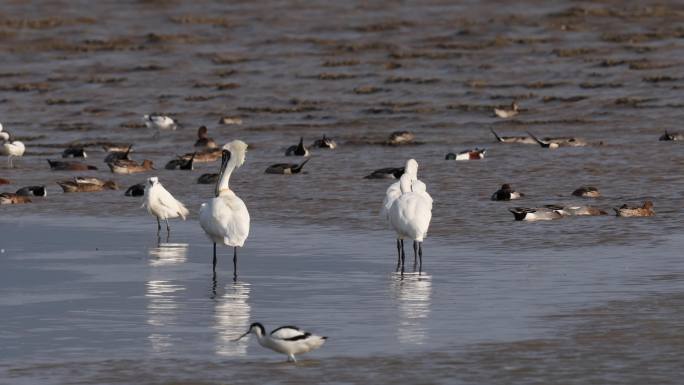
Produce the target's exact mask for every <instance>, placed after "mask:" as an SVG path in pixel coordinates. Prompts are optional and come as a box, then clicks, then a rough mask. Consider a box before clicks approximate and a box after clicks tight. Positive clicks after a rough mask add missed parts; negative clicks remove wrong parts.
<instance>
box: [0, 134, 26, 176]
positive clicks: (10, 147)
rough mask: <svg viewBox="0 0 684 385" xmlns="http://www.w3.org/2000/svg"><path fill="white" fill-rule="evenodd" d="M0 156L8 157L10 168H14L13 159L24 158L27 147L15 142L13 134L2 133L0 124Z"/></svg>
mask: <svg viewBox="0 0 684 385" xmlns="http://www.w3.org/2000/svg"><path fill="white" fill-rule="evenodd" d="M0 144H2V147H0V155H7V164H8V166H9V167H14V164H13V163H12V158H13V157H15V156H24V152H25V151H26V147H25V146H24V143H22V142H20V141H18V140H14V139H13V136H12V134H11V133H10V132H9V131H2V125H1V124H0Z"/></svg>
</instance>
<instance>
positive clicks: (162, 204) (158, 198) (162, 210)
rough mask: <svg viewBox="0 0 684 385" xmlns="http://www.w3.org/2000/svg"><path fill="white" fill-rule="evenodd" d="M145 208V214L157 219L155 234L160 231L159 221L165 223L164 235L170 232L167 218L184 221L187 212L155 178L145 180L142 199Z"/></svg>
mask: <svg viewBox="0 0 684 385" xmlns="http://www.w3.org/2000/svg"><path fill="white" fill-rule="evenodd" d="M142 207H145V208H147V212H149V213H150V214H152V215H153V216H155V217H156V218H157V234H159V232H160V231H161V222H160V220H162V219H163V220H164V221H166V233H167V234H169V233H170V232H171V228H170V227H169V218H178V217H181V219H183V220H185V217H187V216H188V214H189V211H188V209H187V208H185V205H183V203H181V202H180V201H179V200H177V199H176V198H174V197H173V195H171V193H170V192H168V191H167V190H166V189H165V188H164V186H162V184H161V183H160V182H159V178H157V177H156V176H154V177H151V178H148V179H147V185H146V186H145V198H144V199H143V206H142Z"/></svg>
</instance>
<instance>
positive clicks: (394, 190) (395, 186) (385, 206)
mask: <svg viewBox="0 0 684 385" xmlns="http://www.w3.org/2000/svg"><path fill="white" fill-rule="evenodd" d="M403 170H404V174H402V175H406V174H408V175H410V176H411V181H412V183H413V189H414V190H415V191H426V190H427V187H426V186H425V183H423V182H422V181H420V180H419V179H418V162H416V160H415V159H409V160H407V161H406V166H405V167H404V168H403ZM400 196H401V186H400V182H394V183H392V184H391V185H390V186H389V187H388V188H387V191H386V192H385V199H384V201H383V202H382V209H381V210H380V216H382V217H383V218H385V219H386V220H387V221H388V222H389V221H390V217H389V215H390V208H391V207H392V204H393V203H394V201H395V200H397V198H399V197H400ZM390 228H392V225H391V223H390ZM403 250H404V240H403V239H402V238H401V237H399V236H397V271H398V270H399V268H400V267H401V264H402V262H401V254H402V252H403Z"/></svg>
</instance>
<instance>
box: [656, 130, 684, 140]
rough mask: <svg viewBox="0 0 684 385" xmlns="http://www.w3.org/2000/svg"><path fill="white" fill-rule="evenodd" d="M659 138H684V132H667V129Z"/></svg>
mask: <svg viewBox="0 0 684 385" xmlns="http://www.w3.org/2000/svg"><path fill="white" fill-rule="evenodd" d="M658 140H684V134H680V133H676V132H674V133H671V132H667V130H665V133H664V134H663V135H661V136H660V138H659V139H658Z"/></svg>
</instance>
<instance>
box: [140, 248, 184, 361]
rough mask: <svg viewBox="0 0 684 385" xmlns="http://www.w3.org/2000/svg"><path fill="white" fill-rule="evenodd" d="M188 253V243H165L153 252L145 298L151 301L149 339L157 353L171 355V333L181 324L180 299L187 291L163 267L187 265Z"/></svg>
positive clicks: (150, 259) (148, 305) (152, 250)
mask: <svg viewBox="0 0 684 385" xmlns="http://www.w3.org/2000/svg"><path fill="white" fill-rule="evenodd" d="M187 251H188V244H185V243H162V244H160V245H159V246H158V247H154V248H152V249H150V250H149V255H150V258H149V260H148V264H149V266H150V276H149V278H148V280H147V282H146V284H145V297H146V298H147V300H148V302H147V324H148V325H149V326H150V327H151V328H152V332H151V333H150V334H149V336H148V337H147V340H148V342H149V343H150V346H151V347H152V351H154V352H155V353H162V352H169V351H171V349H172V347H173V339H172V335H171V333H170V332H169V331H168V330H169V329H170V328H171V327H173V326H174V325H176V324H177V318H178V313H179V304H178V297H179V295H180V294H181V293H182V292H184V291H185V286H183V285H181V284H179V283H178V282H176V281H173V280H170V279H169V277H168V273H169V272H168V271H166V270H165V269H161V267H165V266H172V265H176V264H180V263H183V262H185V261H186V259H187ZM165 330H166V332H165Z"/></svg>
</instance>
